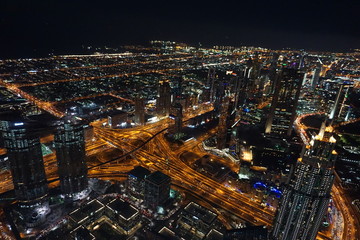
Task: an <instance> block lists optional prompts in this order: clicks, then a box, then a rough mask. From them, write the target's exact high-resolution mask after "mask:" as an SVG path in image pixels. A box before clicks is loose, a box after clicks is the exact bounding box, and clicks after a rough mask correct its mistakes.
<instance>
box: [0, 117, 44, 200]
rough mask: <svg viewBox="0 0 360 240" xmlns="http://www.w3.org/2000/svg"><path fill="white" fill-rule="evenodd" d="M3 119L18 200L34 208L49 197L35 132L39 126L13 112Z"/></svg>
mask: <svg viewBox="0 0 360 240" xmlns="http://www.w3.org/2000/svg"><path fill="white" fill-rule="evenodd" d="M0 119H1V120H0V130H1V132H2V136H3V139H4V145H5V148H6V150H7V156H8V158H9V161H10V169H11V175H12V179H13V184H14V190H15V196H16V199H17V200H19V201H20V202H23V203H30V204H32V203H33V202H36V201H37V200H41V199H43V198H44V197H45V196H46V195H47V193H48V187H47V180H46V175H45V169H44V162H43V158H42V152H41V145H40V139H39V136H38V135H37V134H36V132H35V131H36V130H37V129H38V127H39V126H38V125H37V124H35V123H33V122H29V121H25V119H23V118H22V117H21V116H20V114H19V113H14V112H5V113H2V114H1V116H0Z"/></svg>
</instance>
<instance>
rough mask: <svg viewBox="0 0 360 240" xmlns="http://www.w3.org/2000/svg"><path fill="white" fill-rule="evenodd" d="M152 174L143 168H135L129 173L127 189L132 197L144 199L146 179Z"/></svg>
mask: <svg viewBox="0 0 360 240" xmlns="http://www.w3.org/2000/svg"><path fill="white" fill-rule="evenodd" d="M150 173H151V172H150V171H149V170H147V169H146V168H143V167H141V166H137V167H135V168H134V169H133V170H131V171H130V172H129V173H128V179H127V188H128V191H129V192H130V194H131V195H132V196H134V197H136V198H139V199H144V190H145V179H146V177H147V176H149V175H150Z"/></svg>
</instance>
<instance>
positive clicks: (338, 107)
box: [329, 81, 352, 123]
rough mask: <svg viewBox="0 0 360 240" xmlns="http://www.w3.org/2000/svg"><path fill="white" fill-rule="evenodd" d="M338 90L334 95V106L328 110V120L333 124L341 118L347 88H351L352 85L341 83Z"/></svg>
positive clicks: (345, 82)
mask: <svg viewBox="0 0 360 240" xmlns="http://www.w3.org/2000/svg"><path fill="white" fill-rule="evenodd" d="M339 85H340V86H339V89H338V92H337V94H336V98H335V101H334V104H333V106H332V108H331V110H330V114H329V119H330V120H331V121H332V123H333V122H335V121H336V120H338V118H339V117H340V116H341V114H342V112H343V110H344V105H345V101H346V96H347V94H348V91H349V88H350V87H351V86H352V83H350V82H348V81H344V82H342V83H340V84H339Z"/></svg>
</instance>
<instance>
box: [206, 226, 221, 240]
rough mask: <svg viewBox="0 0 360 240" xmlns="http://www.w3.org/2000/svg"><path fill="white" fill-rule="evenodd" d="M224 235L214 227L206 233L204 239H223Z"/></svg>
mask: <svg viewBox="0 0 360 240" xmlns="http://www.w3.org/2000/svg"><path fill="white" fill-rule="evenodd" d="M223 237H224V235H223V234H222V233H221V232H219V231H218V230H216V229H211V230H210V232H209V233H208V234H207V235H206V237H205V239H206V240H219V239H223Z"/></svg>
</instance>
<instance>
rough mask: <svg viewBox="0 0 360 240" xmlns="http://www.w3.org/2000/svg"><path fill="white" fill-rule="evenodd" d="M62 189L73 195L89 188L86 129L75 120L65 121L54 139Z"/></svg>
mask: <svg viewBox="0 0 360 240" xmlns="http://www.w3.org/2000/svg"><path fill="white" fill-rule="evenodd" d="M54 142H55V148H56V158H57V162H58V173H59V178H60V188H61V191H62V192H63V193H64V194H68V195H73V194H76V193H79V192H81V191H83V190H85V189H86V188H87V186H88V180H87V166H86V162H85V139H84V128H83V125H82V124H81V122H79V121H77V120H75V119H67V118H66V119H63V122H62V124H61V125H60V126H59V127H58V129H57V132H56V134H55V137H54Z"/></svg>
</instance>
